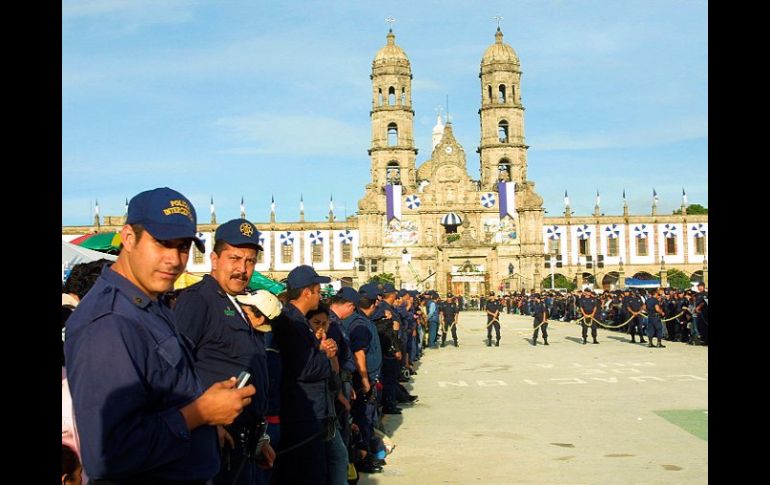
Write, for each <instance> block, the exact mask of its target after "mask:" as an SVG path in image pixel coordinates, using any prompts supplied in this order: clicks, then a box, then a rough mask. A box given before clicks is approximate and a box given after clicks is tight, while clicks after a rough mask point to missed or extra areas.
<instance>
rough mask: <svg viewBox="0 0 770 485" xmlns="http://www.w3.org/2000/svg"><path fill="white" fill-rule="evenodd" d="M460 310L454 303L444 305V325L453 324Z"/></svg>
mask: <svg viewBox="0 0 770 485" xmlns="http://www.w3.org/2000/svg"><path fill="white" fill-rule="evenodd" d="M458 312H459V310H458V309H457V305H455V304H454V303H453V302H446V303H445V304H444V308H442V313H443V314H444V323H446V324H447V325H449V324H451V323H453V322H454V321H455V317H457V313H458Z"/></svg>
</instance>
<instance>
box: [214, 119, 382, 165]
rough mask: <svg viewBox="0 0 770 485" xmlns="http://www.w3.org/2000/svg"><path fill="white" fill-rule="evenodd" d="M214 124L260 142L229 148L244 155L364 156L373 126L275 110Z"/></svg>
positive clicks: (229, 132)
mask: <svg viewBox="0 0 770 485" xmlns="http://www.w3.org/2000/svg"><path fill="white" fill-rule="evenodd" d="M214 125H215V126H218V127H222V128H224V129H225V130H227V132H228V136H230V137H232V138H234V139H236V140H238V141H241V142H243V141H246V142H253V143H256V144H255V145H253V146H240V147H235V148H231V149H229V150H226V151H225V153H229V154H244V155H281V156H284V155H292V156H314V157H339V156H351V155H352V156H355V155H356V154H361V155H362V156H364V155H365V152H363V149H365V147H366V145H367V143H368V140H369V130H370V128H369V126H355V125H352V124H349V123H345V122H343V121H340V120H337V119H334V118H328V117H324V116H317V115H282V114H272V113H254V114H251V115H246V116H230V117H223V118H219V119H218V120H216V121H215V122H214Z"/></svg>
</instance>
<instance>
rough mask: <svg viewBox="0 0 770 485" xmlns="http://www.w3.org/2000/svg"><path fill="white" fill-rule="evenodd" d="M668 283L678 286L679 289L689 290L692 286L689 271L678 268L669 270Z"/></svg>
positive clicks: (671, 285)
mask: <svg viewBox="0 0 770 485" xmlns="http://www.w3.org/2000/svg"><path fill="white" fill-rule="evenodd" d="M668 284H669V286H670V287H671V288H676V289H677V290H688V289H690V287H691V286H692V285H691V284H690V277H689V276H687V273H685V272H684V271H680V270H678V269H676V268H673V269H670V270H668Z"/></svg>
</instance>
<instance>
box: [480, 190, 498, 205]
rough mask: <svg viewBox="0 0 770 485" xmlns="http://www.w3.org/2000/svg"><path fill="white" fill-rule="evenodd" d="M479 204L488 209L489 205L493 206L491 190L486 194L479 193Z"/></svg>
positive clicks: (493, 197) (493, 200)
mask: <svg viewBox="0 0 770 485" xmlns="http://www.w3.org/2000/svg"><path fill="white" fill-rule="evenodd" d="M481 205H482V206H484V207H486V208H487V209H489V208H490V207H494V206H495V194H494V193H492V192H487V193H486V194H482V195H481Z"/></svg>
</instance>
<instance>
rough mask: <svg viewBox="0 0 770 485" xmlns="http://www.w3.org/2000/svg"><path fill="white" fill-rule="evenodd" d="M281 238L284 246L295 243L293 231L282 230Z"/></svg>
mask: <svg viewBox="0 0 770 485" xmlns="http://www.w3.org/2000/svg"><path fill="white" fill-rule="evenodd" d="M279 240H280V241H281V244H283V245H284V246H291V245H292V244H294V235H293V234H292V233H291V231H286V232H282V233H281V235H280V237H279Z"/></svg>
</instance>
